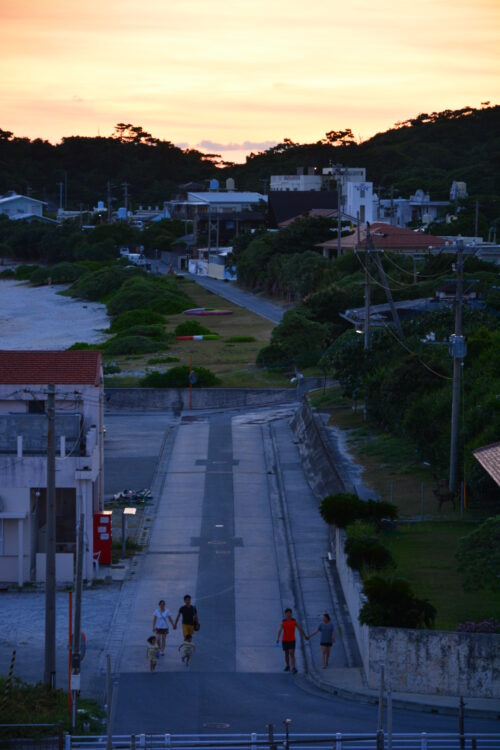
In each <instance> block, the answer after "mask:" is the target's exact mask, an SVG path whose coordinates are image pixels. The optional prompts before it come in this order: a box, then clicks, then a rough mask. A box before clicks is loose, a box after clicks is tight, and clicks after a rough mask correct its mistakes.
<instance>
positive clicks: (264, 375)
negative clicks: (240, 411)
mask: <svg viewBox="0 0 500 750" xmlns="http://www.w3.org/2000/svg"><path fill="white" fill-rule="evenodd" d="M181 288H182V290H183V291H185V292H186V294H188V295H189V297H190V298H191V299H192V300H193V307H215V308H218V309H223V310H232V312H233V314H232V315H224V316H220V317H217V316H213V317H210V316H207V317H196V318H190V317H187V316H186V315H184V314H182V313H181V314H180V315H169V316H168V324H167V325H166V331H167V332H173V331H174V329H175V327H176V326H177V325H178V324H179V323H184V322H185V321H186V320H193V319H194V320H197V321H198V322H199V323H201V325H203V326H205V328H209V329H210V330H211V331H212V332H213V333H218V334H219V336H220V339H219V340H217V341H176V342H175V343H173V344H171V345H170V346H169V348H168V351H166V352H165V353H163V352H161V353H159V355H158V356H165V357H166V356H170V357H176V358H178V360H179V362H175V363H169V364H165V365H161V364H159V365H148V364H147V361H148V359H151V358H152V357H153V356H155V355H152V354H148V355H144V356H143V357H137V356H136V357H112V359H113V361H115V362H117V364H118V365H119V366H120V368H121V370H122V373H121V375H118V376H113V377H111V378H110V377H108V378H106V384H107V385H110V386H111V385H117V384H123V385H128V384H130V385H135V382H134V380H133V379H132V378H131V375H130V374H129V375H127V373H133V372H135V371H138V370H144V369H146V368H147V369H149V370H166V369H168V368H170V367H174V366H176V365H189V361H190V358H191V359H192V363H193V367H195V366H202V367H208V368H209V369H210V370H212V372H214V373H215V374H216V375H217V377H219V378H220V380H221V385H223V386H227V387H234V388H238V387H240V388H241V387H253V388H269V387H284V386H290V382H289V379H288V378H287V377H286V376H284V375H282V374H276V373H268V372H266V371H264V370H260V369H258V368H257V367H256V366H255V359H256V357H257V353H258V352H259V350H260V349H262V347H264V346H266V345H267V344H268V343H269V340H270V338H271V331H272V329H273V328H274V325H273V323H271V322H270V321H268V320H266V319H264V318H261V317H259V316H258V315H255V314H254V313H252V312H250V311H249V310H246V309H244V308H242V307H238V306H237V305H233V304H232V303H231V302H228V301H227V300H225V299H222V298H221V297H218V296H217V295H215V294H213V293H212V292H209V291H208V290H207V289H204V288H203V287H201V286H200V285H199V284H196V282H194V281H190V280H186V281H185V282H184V283H182V285H181ZM234 336H249V337H252V338H253V339H254V341H249V342H243V343H235V342H231V341H228V339H230V338H232V337H234ZM121 376H124V378H128V381H125V379H124V381H121V380H120V379H119V378H120V377H121Z"/></svg>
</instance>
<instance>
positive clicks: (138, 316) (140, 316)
mask: <svg viewBox="0 0 500 750" xmlns="http://www.w3.org/2000/svg"><path fill="white" fill-rule="evenodd" d="M166 322H167V321H166V320H165V317H164V316H163V315H162V314H161V313H159V312H154V310H150V309H149V308H147V307H144V308H139V309H137V310H128V311H127V312H124V313H122V314H121V315H118V316H117V317H116V318H113V320H112V321H111V325H110V327H109V330H110V331H112V332H113V333H118V332H119V331H126V330H127V328H131V327H132V326H139V325H146V326H150V325H157V324H161V325H163V324H165V323H166Z"/></svg>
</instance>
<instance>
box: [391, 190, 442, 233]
mask: <svg viewBox="0 0 500 750" xmlns="http://www.w3.org/2000/svg"><path fill="white" fill-rule="evenodd" d="M449 210H450V203H449V201H433V200H431V198H430V195H429V193H425V192H424V191H423V190H416V191H415V194H414V195H410V197H409V198H394V199H392V200H391V199H390V198H385V199H382V200H380V201H379V204H378V217H377V220H378V221H384V222H387V223H388V224H394V225H396V226H399V227H405V226H407V225H408V224H410V223H411V222H418V223H420V224H423V225H424V226H426V225H427V224H431V223H432V222H433V221H441V220H442V221H444V220H445V219H446V214H447V212H448V211H449Z"/></svg>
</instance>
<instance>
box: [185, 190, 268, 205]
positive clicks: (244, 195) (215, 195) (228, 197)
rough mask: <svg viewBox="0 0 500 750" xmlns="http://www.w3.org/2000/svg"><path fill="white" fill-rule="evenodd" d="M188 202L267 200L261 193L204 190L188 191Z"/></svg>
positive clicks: (252, 201)
mask: <svg viewBox="0 0 500 750" xmlns="http://www.w3.org/2000/svg"><path fill="white" fill-rule="evenodd" d="M188 198H189V202H190V203H191V202H192V201H200V202H201V203H259V201H265V202H267V195H262V194H261V193H251V192H244V191H242V192H239V191H237V190H232V191H228V192H226V193H220V192H216V191H213V190H211V191H206V192H201V193H188Z"/></svg>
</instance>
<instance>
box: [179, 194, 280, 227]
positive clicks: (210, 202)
mask: <svg viewBox="0 0 500 750" xmlns="http://www.w3.org/2000/svg"><path fill="white" fill-rule="evenodd" d="M259 203H267V195H262V194H261V193H253V192H247V191H241V192H239V191H237V190H230V191H226V192H224V191H219V190H210V191H203V192H199V193H191V192H188V193H187V195H186V198H185V199H182V200H173V201H170V203H169V204H168V207H169V210H170V215H171V217H172V219H190V220H196V219H197V218H199V217H206V216H208V215H209V214H210V215H215V214H218V213H227V212H232V213H241V212H243V211H252V210H253V209H254V208H255V206H257V205H258V204H259Z"/></svg>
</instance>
